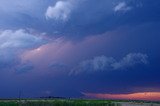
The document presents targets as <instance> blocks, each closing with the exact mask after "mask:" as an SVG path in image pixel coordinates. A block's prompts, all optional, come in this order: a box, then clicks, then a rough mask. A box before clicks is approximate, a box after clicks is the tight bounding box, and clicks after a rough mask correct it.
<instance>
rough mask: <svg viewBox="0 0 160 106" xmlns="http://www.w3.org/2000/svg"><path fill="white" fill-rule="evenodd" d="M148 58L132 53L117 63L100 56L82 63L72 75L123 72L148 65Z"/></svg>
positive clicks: (72, 71)
mask: <svg viewBox="0 0 160 106" xmlns="http://www.w3.org/2000/svg"><path fill="white" fill-rule="evenodd" d="M147 58H148V56H147V55H146V54H142V53H130V54H128V55H126V56H125V57H123V58H122V59H121V60H120V61H117V60H116V59H114V58H113V57H106V56H98V57H94V58H93V59H90V60H85V61H82V62H81V63H80V64H79V65H78V66H77V67H75V68H74V69H72V70H71V72H70V74H79V73H83V72H85V73H90V72H97V71H108V70H122V69H126V68H130V67H133V66H135V65H138V64H147V63H148V59H147Z"/></svg>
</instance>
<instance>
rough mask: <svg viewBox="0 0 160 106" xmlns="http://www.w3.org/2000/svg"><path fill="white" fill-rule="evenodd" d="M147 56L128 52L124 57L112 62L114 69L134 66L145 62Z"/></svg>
mask: <svg viewBox="0 0 160 106" xmlns="http://www.w3.org/2000/svg"><path fill="white" fill-rule="evenodd" d="M147 58H148V56H147V55H146V54H141V53H130V54H128V55H127V56H126V57H124V58H123V59H122V60H121V61H119V62H116V63H114V64H112V66H113V68H114V69H124V68H127V67H131V66H134V65H136V64H141V63H143V64H147V63H148V61H147Z"/></svg>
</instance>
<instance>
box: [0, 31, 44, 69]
mask: <svg viewBox="0 0 160 106" xmlns="http://www.w3.org/2000/svg"><path fill="white" fill-rule="evenodd" d="M44 43H46V41H45V40H44V39H43V38H42V37H40V36H34V35H33V34H31V33H29V32H27V31H25V30H23V29H19V30H16V31H13V30H2V31H0V70H1V69H3V68H6V67H8V68H11V66H14V65H16V64H19V63H20V61H21V59H20V57H19V56H20V54H21V53H22V52H23V50H26V49H32V48H35V47H38V46H40V45H42V44H44Z"/></svg>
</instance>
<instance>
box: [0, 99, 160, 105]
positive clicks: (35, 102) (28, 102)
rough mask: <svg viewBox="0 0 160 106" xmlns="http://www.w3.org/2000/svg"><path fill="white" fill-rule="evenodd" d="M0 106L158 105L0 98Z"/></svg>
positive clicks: (151, 103)
mask: <svg viewBox="0 0 160 106" xmlns="http://www.w3.org/2000/svg"><path fill="white" fill-rule="evenodd" d="M0 106H160V104H159V102H146V101H114V100H85V99H82V100H81V99H23V100H20V101H19V100H0Z"/></svg>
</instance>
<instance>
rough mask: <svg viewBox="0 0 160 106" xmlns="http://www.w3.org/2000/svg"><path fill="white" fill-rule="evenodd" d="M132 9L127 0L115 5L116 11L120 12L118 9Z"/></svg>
mask: <svg viewBox="0 0 160 106" xmlns="http://www.w3.org/2000/svg"><path fill="white" fill-rule="evenodd" d="M131 9H132V7H130V6H128V5H127V3H126V2H120V3H118V4H117V5H116V6H115V7H114V11H115V12H118V11H124V12H125V11H129V10H131Z"/></svg>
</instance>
